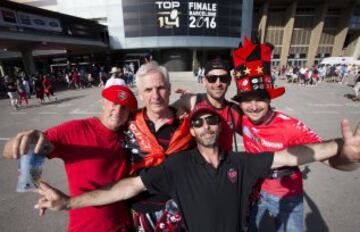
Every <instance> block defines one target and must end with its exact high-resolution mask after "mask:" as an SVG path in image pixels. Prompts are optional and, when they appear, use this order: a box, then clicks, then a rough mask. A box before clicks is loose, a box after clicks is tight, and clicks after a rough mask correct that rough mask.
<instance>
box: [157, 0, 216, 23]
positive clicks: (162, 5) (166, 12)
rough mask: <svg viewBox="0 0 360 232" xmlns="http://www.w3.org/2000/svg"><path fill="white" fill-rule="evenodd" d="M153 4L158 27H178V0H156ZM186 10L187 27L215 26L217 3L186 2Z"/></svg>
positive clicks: (179, 14) (179, 15) (179, 13)
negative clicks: (155, 7)
mask: <svg viewBox="0 0 360 232" xmlns="http://www.w3.org/2000/svg"><path fill="white" fill-rule="evenodd" d="M155 4H156V6H157V9H158V10H159V11H158V13H157V15H158V21H159V25H160V28H167V29H172V28H179V27H180V19H179V18H180V17H181V16H182V14H181V12H180V7H181V5H180V2H179V1H156V2H155ZM187 10H188V12H187V15H188V25H189V28H206V29H215V28H216V15H217V3H208V2H188V6H187Z"/></svg>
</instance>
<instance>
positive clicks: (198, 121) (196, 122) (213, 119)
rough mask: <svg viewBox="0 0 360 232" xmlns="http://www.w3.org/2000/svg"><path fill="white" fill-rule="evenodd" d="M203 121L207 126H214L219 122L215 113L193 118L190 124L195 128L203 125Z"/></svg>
mask: <svg viewBox="0 0 360 232" xmlns="http://www.w3.org/2000/svg"><path fill="white" fill-rule="evenodd" d="M204 121H206V124H208V125H209V126H215V125H217V124H219V122H220V118H219V117H218V116H216V115H211V116H207V117H205V118H195V119H193V120H192V122H191V126H192V127H195V128H200V127H202V126H203V125H204Z"/></svg>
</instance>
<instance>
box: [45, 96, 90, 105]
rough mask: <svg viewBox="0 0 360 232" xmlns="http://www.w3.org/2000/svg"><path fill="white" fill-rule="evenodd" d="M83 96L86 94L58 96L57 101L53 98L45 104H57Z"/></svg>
mask: <svg viewBox="0 0 360 232" xmlns="http://www.w3.org/2000/svg"><path fill="white" fill-rule="evenodd" d="M83 97H85V95H79V96H72V97H61V98H59V97H58V99H57V101H55V100H51V101H50V102H45V103H44V104H43V105H56V104H59V103H64V102H68V101H71V100H75V99H79V98H83Z"/></svg>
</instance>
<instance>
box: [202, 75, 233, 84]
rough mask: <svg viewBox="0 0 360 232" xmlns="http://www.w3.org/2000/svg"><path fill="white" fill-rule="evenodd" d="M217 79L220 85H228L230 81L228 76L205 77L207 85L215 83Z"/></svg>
mask: <svg viewBox="0 0 360 232" xmlns="http://www.w3.org/2000/svg"><path fill="white" fill-rule="evenodd" d="M218 79H220V82H222V83H228V82H229V81H230V77H229V75H226V74H225V75H207V76H206V80H207V81H208V82H209V83H215V82H216V81H217V80H218Z"/></svg>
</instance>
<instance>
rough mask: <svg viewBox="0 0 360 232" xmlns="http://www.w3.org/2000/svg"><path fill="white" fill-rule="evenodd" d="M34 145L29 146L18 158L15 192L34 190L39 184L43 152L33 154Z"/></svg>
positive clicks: (43, 159) (43, 157) (43, 158)
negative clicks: (25, 152) (27, 150)
mask: <svg viewBox="0 0 360 232" xmlns="http://www.w3.org/2000/svg"><path fill="white" fill-rule="evenodd" d="M34 147H35V146H34V145H32V146H30V147H29V152H28V153H27V154H25V155H22V156H21V157H20V159H19V162H18V173H19V176H18V183H17V186H16V191H17V192H30V191H34V190H35V189H36V188H37V187H38V186H39V184H40V181H41V175H42V170H43V165H44V161H45V154H35V153H34Z"/></svg>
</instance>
